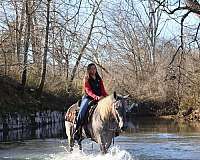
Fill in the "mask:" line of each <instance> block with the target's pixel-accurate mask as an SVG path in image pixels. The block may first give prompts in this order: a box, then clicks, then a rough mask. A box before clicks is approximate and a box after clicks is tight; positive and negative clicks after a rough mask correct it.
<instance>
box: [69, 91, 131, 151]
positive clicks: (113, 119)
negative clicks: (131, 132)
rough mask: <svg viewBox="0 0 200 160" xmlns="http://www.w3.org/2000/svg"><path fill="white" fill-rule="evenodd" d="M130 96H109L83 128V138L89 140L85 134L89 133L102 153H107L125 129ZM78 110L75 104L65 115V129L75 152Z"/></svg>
mask: <svg viewBox="0 0 200 160" xmlns="http://www.w3.org/2000/svg"><path fill="white" fill-rule="evenodd" d="M127 97H128V96H118V95H117V94H116V93H115V92H114V94H112V95H109V96H107V97H105V98H103V99H102V100H100V101H99V102H98V104H97V107H96V108H95V110H94V111H93V113H92V115H91V118H90V120H89V121H88V123H86V124H85V125H84V126H83V128H84V129H83V137H84V138H88V137H87V136H86V135H87V134H84V133H86V130H87V133H88V132H89V135H90V136H89V138H91V140H92V141H95V142H96V143H98V144H99V145H100V150H101V152H102V153H106V152H107V150H108V148H109V147H110V145H111V143H112V138H113V137H115V136H116V134H118V133H119V132H120V131H121V130H124V129H125V122H126V110H125V107H126V105H127V103H126V99H127ZM77 110H78V103H75V104H73V105H72V106H71V107H69V109H68V110H67V113H66V115H65V128H66V134H67V137H68V144H69V150H70V151H72V150H73V146H74V139H73V134H74V128H75V125H76V121H75V117H76V112H77ZM82 140H83V138H82V139H81V140H79V141H78V145H79V149H82V146H81V141H82Z"/></svg>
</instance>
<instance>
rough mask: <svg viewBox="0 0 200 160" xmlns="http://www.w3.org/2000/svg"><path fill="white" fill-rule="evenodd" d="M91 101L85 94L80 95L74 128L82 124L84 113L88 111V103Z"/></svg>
mask: <svg viewBox="0 0 200 160" xmlns="http://www.w3.org/2000/svg"><path fill="white" fill-rule="evenodd" d="M90 101H91V99H90V98H89V97H87V96H83V97H82V101H81V105H80V110H79V113H78V117H77V119H78V120H77V124H76V129H79V127H80V126H81V125H82V124H83V121H84V119H85V115H86V113H87V111H88V104H89V102H90Z"/></svg>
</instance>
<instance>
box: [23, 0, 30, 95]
mask: <svg viewBox="0 0 200 160" xmlns="http://www.w3.org/2000/svg"><path fill="white" fill-rule="evenodd" d="M26 19H27V24H26V38H25V44H24V62H23V72H22V87H23V91H24V89H25V85H26V80H27V61H28V48H29V42H30V30H31V26H30V24H31V23H30V20H31V15H30V11H29V0H27V1H26Z"/></svg>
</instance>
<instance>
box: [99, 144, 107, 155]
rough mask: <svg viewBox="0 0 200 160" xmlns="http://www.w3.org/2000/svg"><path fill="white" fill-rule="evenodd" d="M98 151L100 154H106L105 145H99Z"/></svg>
mask: <svg viewBox="0 0 200 160" xmlns="http://www.w3.org/2000/svg"><path fill="white" fill-rule="evenodd" d="M100 150H101V153H102V154H106V153H107V149H106V146H105V144H100Z"/></svg>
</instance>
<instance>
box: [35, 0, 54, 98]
mask: <svg viewBox="0 0 200 160" xmlns="http://www.w3.org/2000/svg"><path fill="white" fill-rule="evenodd" d="M50 2H51V0H47V17H46V22H47V24H46V35H45V47H44V55H43V64H42V77H41V80H40V85H39V88H38V97H41V94H42V91H43V88H44V83H45V79H46V65H47V51H48V40H49V24H50V20H49V19H50V18H49V17H50Z"/></svg>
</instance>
